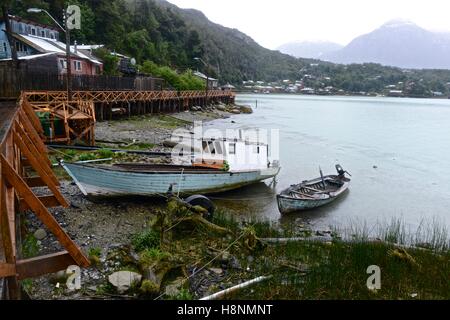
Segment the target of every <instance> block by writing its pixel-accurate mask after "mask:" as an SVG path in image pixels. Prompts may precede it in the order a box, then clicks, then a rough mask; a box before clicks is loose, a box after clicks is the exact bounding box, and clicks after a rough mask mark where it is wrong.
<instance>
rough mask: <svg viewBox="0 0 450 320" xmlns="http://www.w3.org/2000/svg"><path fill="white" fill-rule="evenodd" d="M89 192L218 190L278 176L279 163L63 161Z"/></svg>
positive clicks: (87, 192)
mask: <svg viewBox="0 0 450 320" xmlns="http://www.w3.org/2000/svg"><path fill="white" fill-rule="evenodd" d="M62 166H63V167H64V169H66V171H67V172H68V173H69V175H70V176H71V177H72V178H73V179H74V181H75V183H76V184H77V186H78V187H79V188H80V190H81V191H82V192H83V194H85V195H92V196H99V195H102V196H110V195H147V196H148V195H160V194H167V193H169V192H172V193H175V194H176V193H178V192H179V193H180V194H195V193H204V194H210V193H216V192H222V191H227V190H231V189H236V188H240V187H243V186H245V185H249V184H252V183H256V182H260V181H263V180H266V179H270V178H273V177H275V176H276V175H277V174H278V172H279V171H280V168H279V167H273V166H271V167H268V168H266V169H257V170H246V171H235V172H233V171H224V170H221V169H215V168H204V167H194V166H177V165H150V164H120V165H113V166H106V165H90V164H76V163H62Z"/></svg>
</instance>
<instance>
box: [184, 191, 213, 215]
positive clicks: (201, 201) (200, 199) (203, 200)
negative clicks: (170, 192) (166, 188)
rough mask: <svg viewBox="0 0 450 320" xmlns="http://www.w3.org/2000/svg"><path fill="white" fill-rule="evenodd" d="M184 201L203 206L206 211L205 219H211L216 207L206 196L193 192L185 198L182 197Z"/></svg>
mask: <svg viewBox="0 0 450 320" xmlns="http://www.w3.org/2000/svg"><path fill="white" fill-rule="evenodd" d="M184 201H185V202H187V203H189V204H190V205H191V206H200V207H202V208H204V209H205V210H206V211H208V213H207V214H205V217H204V218H205V219H207V220H211V219H212V217H213V215H214V211H215V210H216V207H215V206H214V203H213V202H212V201H211V200H209V199H208V198H207V197H205V196H202V195H200V194H194V195H192V196H190V197H188V198H186V199H184Z"/></svg>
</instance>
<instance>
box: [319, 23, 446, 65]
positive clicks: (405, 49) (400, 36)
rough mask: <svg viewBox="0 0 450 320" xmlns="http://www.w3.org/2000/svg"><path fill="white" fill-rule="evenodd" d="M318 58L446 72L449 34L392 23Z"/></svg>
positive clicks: (347, 62)
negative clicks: (442, 70) (444, 70)
mask: <svg viewBox="0 0 450 320" xmlns="http://www.w3.org/2000/svg"><path fill="white" fill-rule="evenodd" d="M322 58H323V59H324V60H327V61H332V62H335V63H344V64H349V63H364V62H373V63H380V64H382V65H387V66H396V67H401V68H413V69H450V34H445V33H436V32H431V31H428V30H425V29H423V28H421V27H419V26H418V25H416V24H414V23H412V22H409V21H400V20H393V21H390V22H388V23H386V24H384V25H383V26H381V27H380V28H378V29H376V30H374V31H372V32H370V33H368V34H365V35H362V36H360V37H357V38H356V39H354V40H353V41H352V42H350V43H349V44H348V45H347V46H345V47H344V48H342V49H341V50H338V51H336V52H331V53H328V54H325V55H324V56H323V57H322Z"/></svg>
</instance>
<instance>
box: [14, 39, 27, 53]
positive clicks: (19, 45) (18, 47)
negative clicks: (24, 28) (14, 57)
mask: <svg viewBox="0 0 450 320" xmlns="http://www.w3.org/2000/svg"><path fill="white" fill-rule="evenodd" d="M16 50H17V52H26V51H27V48H26V47H25V45H24V44H23V43H22V42H19V41H16Z"/></svg>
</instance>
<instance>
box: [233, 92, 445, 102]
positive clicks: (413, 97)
mask: <svg viewBox="0 0 450 320" xmlns="http://www.w3.org/2000/svg"><path fill="white" fill-rule="evenodd" d="M235 93H236V95H239V94H245V95H263V96H273V95H288V96H302V97H330V98H333V97H349V98H403V99H421V100H422V99H432V100H450V96H449V97H446V96H443V97H421V96H386V95H358V94H303V93H298V92H297V93H290V92H271V93H264V92H251V91H239V90H236V91H235Z"/></svg>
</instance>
